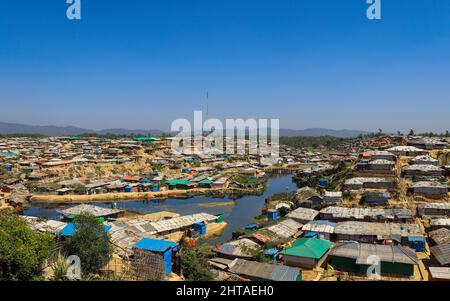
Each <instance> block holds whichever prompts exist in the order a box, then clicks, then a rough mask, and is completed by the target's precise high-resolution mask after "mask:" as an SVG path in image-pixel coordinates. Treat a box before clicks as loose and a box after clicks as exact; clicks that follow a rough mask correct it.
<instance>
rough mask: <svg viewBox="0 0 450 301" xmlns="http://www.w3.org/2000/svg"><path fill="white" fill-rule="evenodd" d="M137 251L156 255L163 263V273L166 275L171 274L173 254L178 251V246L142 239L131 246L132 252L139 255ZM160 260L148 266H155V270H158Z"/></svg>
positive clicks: (168, 242) (157, 240) (161, 241)
mask: <svg viewBox="0 0 450 301" xmlns="http://www.w3.org/2000/svg"><path fill="white" fill-rule="evenodd" d="M139 250H143V251H145V252H150V253H152V254H154V255H157V257H159V258H160V259H162V261H163V264H164V266H163V271H164V273H165V274H166V275H169V274H170V273H172V258H173V253H174V252H177V251H178V245H177V244H176V243H174V242H171V241H167V240H160V239H153V238H143V239H141V240H140V241H139V242H137V243H135V244H134V245H133V251H135V253H139ZM158 262H159V263H160V260H156V261H154V262H149V264H152V263H153V264H155V267H154V268H155V269H156V270H158V269H160V268H161V267H160V265H159V264H158Z"/></svg>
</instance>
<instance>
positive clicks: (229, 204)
mask: <svg viewBox="0 0 450 301" xmlns="http://www.w3.org/2000/svg"><path fill="white" fill-rule="evenodd" d="M294 190H296V186H295V183H293V182H292V177H291V176H290V175H278V176H272V177H270V178H269V180H268V183H267V188H266V190H265V191H264V192H263V193H262V194H261V195H245V196H243V197H241V198H239V199H234V198H232V197H229V196H226V197H223V198H217V197H215V198H210V197H192V198H187V199H175V198H167V199H152V200H139V201H114V202H116V204H117V207H118V208H119V209H123V210H128V211H132V212H138V213H140V214H149V213H156V212H160V211H169V212H176V213H178V214H181V215H187V214H194V213H198V212H205V213H209V214H219V213H222V214H223V218H224V220H225V221H226V222H227V223H228V227H226V228H225V230H224V231H223V233H222V234H221V235H220V236H219V237H217V238H214V239H212V240H211V241H212V242H218V243H219V242H223V241H227V240H229V239H231V234H232V232H233V231H234V230H236V229H238V228H241V227H243V226H245V225H247V224H248V223H250V222H251V221H252V220H253V218H254V217H255V216H257V215H259V214H260V213H261V209H262V207H263V206H264V203H265V200H266V198H268V197H269V196H271V195H273V194H275V193H279V192H288V191H294ZM95 205H97V206H102V207H111V202H100V203H96V204H95ZM70 206H73V204H72V205H68V204H64V205H57V204H49V203H44V202H40V203H33V204H32V207H30V208H28V209H26V210H25V211H24V214H25V215H31V216H43V217H47V218H50V219H58V218H59V213H58V212H57V210H59V209H63V208H67V207H70Z"/></svg>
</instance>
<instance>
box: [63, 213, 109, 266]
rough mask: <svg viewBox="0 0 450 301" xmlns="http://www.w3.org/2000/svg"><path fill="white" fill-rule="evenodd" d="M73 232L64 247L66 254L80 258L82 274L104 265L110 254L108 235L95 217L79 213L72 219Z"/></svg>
mask: <svg viewBox="0 0 450 301" xmlns="http://www.w3.org/2000/svg"><path fill="white" fill-rule="evenodd" d="M73 222H74V228H75V233H74V234H73V236H72V237H70V238H68V239H67V240H66V242H65V244H64V249H65V251H66V253H67V254H68V255H77V256H78V257H80V260H81V270H82V273H83V274H84V275H89V274H90V273H93V272H96V271H98V270H99V269H100V268H102V267H103V266H105V265H106V264H107V263H108V261H109V259H110V257H111V254H112V247H111V245H110V243H109V235H108V233H107V232H106V230H105V228H104V227H103V224H102V223H101V222H100V221H99V220H98V218H97V217H95V216H93V215H90V214H80V215H78V216H77V217H76V218H75V219H74V221H73Z"/></svg>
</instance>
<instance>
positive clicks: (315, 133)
mask: <svg viewBox="0 0 450 301" xmlns="http://www.w3.org/2000/svg"><path fill="white" fill-rule="evenodd" d="M361 134H362V135H364V134H368V132H364V131H358V130H330V129H323V128H309V129H304V130H287V129H280V136H285V137H296V136H303V137H320V136H332V137H339V138H353V137H358V136H359V135H361Z"/></svg>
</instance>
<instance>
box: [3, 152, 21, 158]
mask: <svg viewBox="0 0 450 301" xmlns="http://www.w3.org/2000/svg"><path fill="white" fill-rule="evenodd" d="M2 156H4V157H20V156H22V155H21V154H18V153H13V152H6V153H2Z"/></svg>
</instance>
